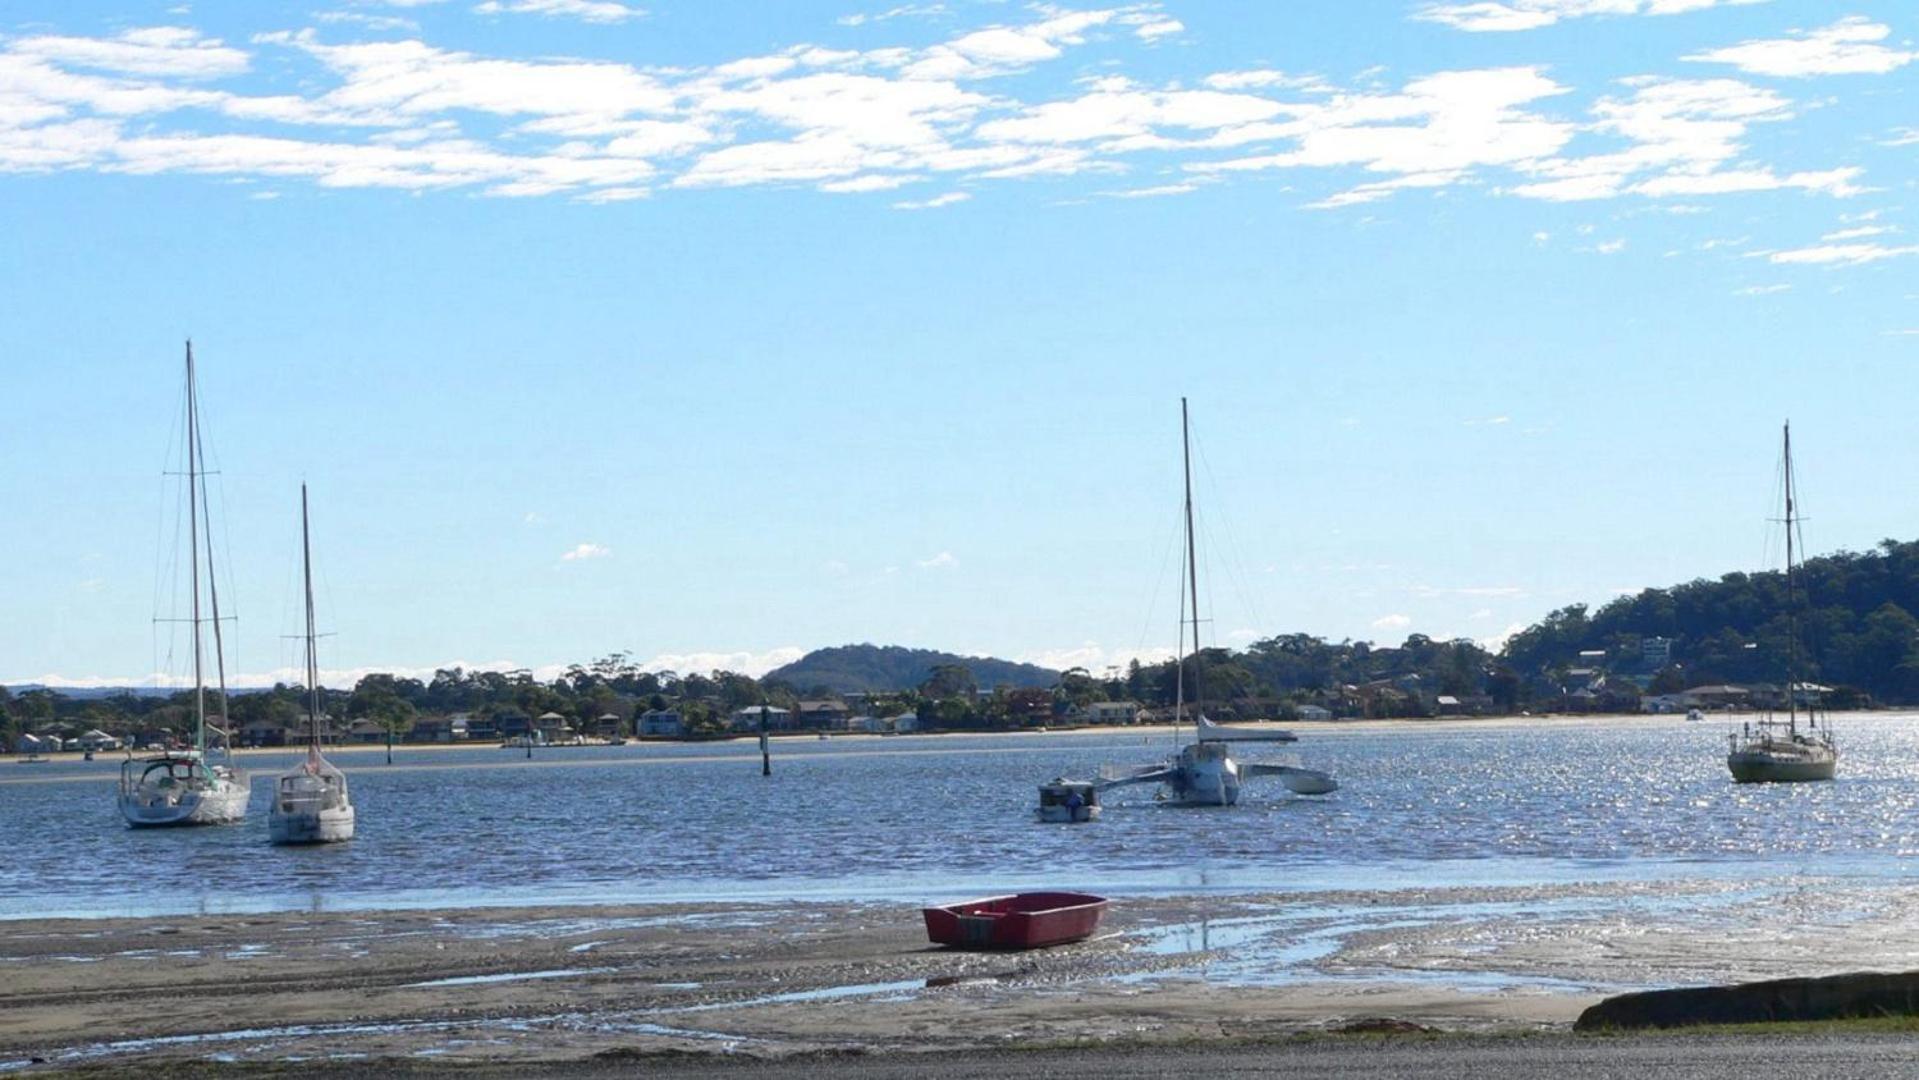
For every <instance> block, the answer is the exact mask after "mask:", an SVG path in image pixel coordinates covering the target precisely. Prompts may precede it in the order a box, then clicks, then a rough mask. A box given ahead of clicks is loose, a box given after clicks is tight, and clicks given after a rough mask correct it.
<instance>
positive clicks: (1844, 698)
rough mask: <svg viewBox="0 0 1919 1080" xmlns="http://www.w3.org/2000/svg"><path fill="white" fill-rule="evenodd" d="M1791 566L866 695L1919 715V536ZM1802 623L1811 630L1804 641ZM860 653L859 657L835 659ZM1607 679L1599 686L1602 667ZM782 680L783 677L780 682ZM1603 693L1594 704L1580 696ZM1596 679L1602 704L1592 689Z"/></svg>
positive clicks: (483, 681) (421, 689)
mask: <svg viewBox="0 0 1919 1080" xmlns="http://www.w3.org/2000/svg"><path fill="white" fill-rule="evenodd" d="M1788 595H1789V590H1788V586H1787V581H1786V577H1785V575H1784V574H1783V573H1780V572H1765V573H1731V574H1726V575H1724V576H1722V577H1720V578H1718V579H1717V580H1706V579H1700V580H1696V581H1691V582H1687V583H1685V584H1682V585H1676V586H1673V587H1671V588H1664V589H1646V590H1644V591H1642V592H1640V593H1637V594H1634V595H1630V596H1621V597H1618V598H1616V599H1613V600H1611V601H1609V602H1607V603H1605V604H1603V605H1601V606H1599V607H1598V608H1597V609H1593V608H1590V607H1588V606H1587V605H1583V604H1575V605H1572V606H1569V607H1565V608H1561V609H1559V610H1557V611H1554V612H1552V613H1550V614H1548V615H1547V616H1546V617H1545V618H1544V619H1541V620H1540V621H1539V622H1538V623H1535V624H1534V625H1532V626H1530V627H1528V628H1526V629H1525V630H1523V631H1520V632H1519V633H1517V634H1515V635H1513V636H1512V637H1511V638H1510V639H1508V640H1507V641H1506V642H1505V643H1504V645H1503V647H1502V648H1501V649H1500V650H1499V651H1497V652H1494V651H1491V650H1489V649H1487V648H1486V647H1485V646H1483V645H1482V644H1480V643H1477V642H1474V641H1471V640H1467V639H1457V640H1450V641H1447V640H1438V639H1434V638H1430V637H1427V636H1425V635H1420V634H1414V635H1412V636H1410V637H1408V638H1407V639H1406V640H1405V641H1404V642H1403V643H1401V644H1399V645H1396V646H1390V645H1378V644H1374V643H1372V642H1368V641H1329V640H1327V639H1325V638H1321V637H1316V636H1314V635H1311V634H1284V635H1279V636H1275V637H1271V638H1266V639H1264V640H1261V641H1256V642H1253V643H1252V644H1251V645H1249V646H1247V647H1246V648H1244V649H1237V650H1235V649H1225V648H1209V649H1203V650H1201V651H1200V652H1199V653H1198V654H1197V655H1195V656H1189V657H1186V658H1184V659H1183V660H1182V661H1179V662H1174V661H1166V662H1163V663H1156V664H1141V663H1138V662H1134V663H1133V664H1131V665H1129V666H1127V667H1126V668H1125V669H1110V670H1107V671H1104V672H1100V673H1094V672H1089V671H1087V670H1085V669H1081V668H1074V669H1071V670H1069V671H1066V672H1063V673H1061V674H1060V675H1059V676H1058V678H1057V680H1056V681H1055V683H1054V685H1052V686H1050V687H1033V686H1024V687H1022V686H1016V685H999V686H992V685H984V686H983V685H982V680H981V679H980V678H979V673H978V671H976V670H975V668H974V667H972V666H969V664H968V663H967V662H966V661H965V660H961V659H959V658H954V660H955V661H956V662H945V663H936V664H933V665H931V666H930V667H928V668H926V669H924V671H923V672H922V674H921V677H920V678H919V681H918V682H916V683H913V684H911V685H905V686H900V687H897V688H893V689H887V690H883V691H878V692H874V693H871V694H869V695H867V696H865V697H864V698H862V699H861V700H860V702H859V704H860V709H861V711H865V712H868V713H871V714H873V715H876V716H887V715H895V714H898V713H905V712H912V713H916V714H917V715H918V716H919V718H920V721H921V725H922V726H923V727H926V728H933V729H946V730H965V729H994V728H1009V727H1020V726H1032V725H1035V724H1043V723H1047V722H1049V721H1057V720H1059V719H1062V718H1065V717H1067V716H1070V715H1072V714H1073V710H1074V709H1075V708H1076V707H1084V706H1086V705H1089V704H1091V703H1093V702H1096V701H1102V700H1120V701H1132V702H1137V703H1139V704H1141V705H1143V706H1145V707H1148V708H1154V709H1164V708H1166V707H1168V706H1170V705H1172V704H1173V702H1174V701H1175V699H1176V698H1177V697H1178V696H1179V695H1180V693H1181V689H1182V686H1183V690H1184V696H1185V699H1186V700H1187V701H1188V702H1191V701H1192V700H1193V699H1194V696H1195V694H1198V695H1200V696H1202V697H1203V699H1204V703H1205V708H1206V710H1207V712H1208V713H1209V714H1210V715H1213V716H1214V717H1215V718H1216V719H1222V720H1230V719H1244V718H1250V717H1255V716H1259V717H1264V716H1277V717H1281V718H1289V717H1292V716H1295V715H1297V712H1298V710H1299V709H1301V708H1303V707H1305V706H1309V705H1316V706H1320V707H1324V708H1327V709H1328V710H1330V711H1332V712H1334V713H1337V714H1341V715H1361V716H1381V717H1387V716H1427V715H1432V714H1433V713H1435V712H1441V711H1445V710H1446V708H1447V706H1446V705H1445V704H1444V701H1445V700H1448V699H1449V700H1451V701H1453V702H1455V703H1457V707H1458V708H1460V709H1462V710H1468V711H1471V710H1478V711H1506V712H1510V711H1516V710H1518V709H1523V708H1534V709H1568V708H1570V709H1585V710H1592V711H1617V710H1629V709H1636V708H1638V705H1639V701H1640V699H1641V698H1642V697H1643V696H1645V695H1648V694H1659V693H1670V692H1674V691H1677V690H1681V689H1685V688H1687V687H1690V686H1699V685H1705V684H1714V683H1735V684H1738V683H1762V682H1763V683H1773V684H1782V683H1783V682H1784V681H1785V678H1786V667H1787V659H1788V655H1789V654H1790V653H1791V652H1792V651H1793V650H1794V649H1795V648H1796V650H1797V655H1798V659H1799V664H1800V668H1799V670H1800V677H1801V678H1803V679H1808V680H1812V681H1817V682H1822V683H1825V684H1828V685H1831V686H1833V687H1834V688H1835V689H1836V694H1835V698H1836V703H1837V704H1842V705H1857V704H1868V703H1878V704H1912V703H1919V619H1916V618H1915V617H1914V616H1913V614H1912V612H1913V611H1915V610H1919V542H1900V541H1894V540H1886V541H1884V542H1882V543H1880V544H1879V545H1878V546H1877V547H1876V548H1874V549H1873V550H1870V551H1865V552H1846V551H1842V552H1837V553H1835V554H1832V555H1827V556H1822V557H1818V558H1813V559H1809V560H1807V561H1806V562H1805V563H1804V564H1803V565H1802V566H1801V567H1800V568H1799V571H1798V573H1797V575H1796V578H1795V580H1794V582H1793V587H1792V589H1791V591H1790V595H1791V597H1792V602H1791V603H1789V602H1788ZM1795 629H1796V633H1794V632H1793V631H1794V630H1795ZM1649 638H1659V639H1663V640H1664V642H1665V643H1666V649H1665V650H1664V652H1663V660H1664V662H1663V663H1661V664H1660V665H1658V666H1657V667H1649V666H1647V664H1646V659H1645V658H1646V656H1647V655H1648V654H1647V650H1646V648H1645V643H1646V641H1647V639H1649ZM836 652H839V653H843V652H844V650H836ZM1595 665H1596V666H1597V669H1598V674H1600V675H1603V676H1605V677H1604V678H1599V679H1597V680H1595V679H1594V678H1593V675H1594V671H1593V668H1594V666H1595ZM777 674H778V673H775V675H777ZM1575 685H1582V686H1586V687H1588V688H1589V693H1587V694H1586V695H1583V696H1581V695H1576V694H1574V693H1573V692H1572V688H1573V687H1574V686H1575ZM1595 685H1596V686H1598V687H1599V689H1598V690H1596V691H1593V690H1591V689H1590V688H1592V687H1594V686H1595ZM834 697H836V695H834V694H833V693H832V691H831V689H830V688H829V687H827V686H825V685H811V686H804V685H796V684H795V683H794V682H791V681H788V680H786V679H782V678H778V677H768V678H764V679H756V678H753V677H752V676H749V675H746V674H743V673H740V672H733V671H711V672H704V673H700V672H689V673H685V674H681V673H678V672H673V671H646V670H642V669H641V668H640V666H639V665H638V664H636V663H634V661H633V659H632V657H631V656H630V655H629V654H627V653H620V652H616V653H610V654H608V655H606V656H603V657H600V658H598V659H595V660H592V661H590V662H588V663H584V664H575V665H573V666H571V667H568V668H567V669H566V670H565V671H564V672H563V673H561V674H560V675H559V676H558V677H557V678H553V679H550V680H541V679H538V678H536V677H535V676H534V675H533V674H532V673H531V672H530V671H524V670H522V671H467V670H464V669H461V668H457V667H455V668H445V669H441V670H439V671H436V672H435V673H434V674H433V676H432V677H431V678H429V679H417V678H411V677H407V676H401V675H391V674H373V675H367V676H365V677H363V678H361V679H360V680H359V681H358V682H357V683H355V684H354V686H353V687H352V688H350V689H346V688H325V689H323V690H322V699H323V703H324V704H323V708H324V710H325V711H326V712H327V713H328V714H329V715H330V716H331V717H333V718H334V719H335V720H336V722H349V721H353V720H359V719H370V720H374V721H377V722H379V723H380V724H381V725H383V726H385V727H388V728H389V729H391V730H393V731H396V732H404V731H405V730H406V729H407V728H409V727H410V726H411V725H412V723H413V722H414V721H415V720H416V719H417V718H419V717H422V716H439V715H447V714H453V713H470V714H473V715H475V716H481V717H495V718H499V717H506V716H514V715H519V716H524V717H537V716H540V715H542V714H545V713H558V714H559V715H561V716H563V717H566V718H567V719H568V720H569V721H571V722H573V723H574V724H575V725H576V726H582V727H583V726H585V725H586V724H587V723H588V722H590V721H592V720H593V719H595V718H597V717H599V716H603V715H608V714H611V715H613V716H615V717H618V718H619V719H620V720H621V721H622V723H623V724H625V725H628V726H627V730H631V726H630V725H631V724H632V723H633V721H634V718H635V717H636V716H637V715H638V714H639V713H641V712H643V711H645V710H648V709H659V710H669V709H670V710H673V711H676V712H678V713H679V714H680V716H681V720H682V722H683V724H684V725H685V726H686V727H687V729H688V730H690V731H692V732H695V733H700V732H717V731H719V730H722V729H723V728H724V726H725V724H726V719H727V717H728V715H729V714H730V713H732V712H733V711H734V710H737V709H740V708H743V707H746V706H751V705H773V706H777V707H781V708H787V709H792V708H795V707H796V706H797V705H798V704H799V702H800V701H802V700H805V699H808V698H834ZM305 699H306V690H305V688H304V687H301V686H298V685H291V684H282V685H277V686H274V687H272V688H271V689H268V690H262V691H252V692H245V693H235V694H234V695H233V696H232V699H231V701H229V702H226V703H225V706H224V708H222V705H221V703H220V702H219V700H218V696H217V694H216V695H212V704H211V706H210V711H211V712H213V713H214V714H215V715H224V716H225V717H226V718H227V722H228V724H229V726H230V727H232V728H235V729H238V728H240V727H244V726H245V725H246V724H248V723H249V722H251V721H255V720H260V719H265V720H269V721H274V722H278V723H281V724H284V725H286V726H288V727H290V728H293V729H295V730H297V729H298V727H299V725H301V724H302V723H304V717H305V715H306V700H305ZM192 704H193V703H192V694H191V692H190V691H181V692H178V693H174V694H170V695H163V696H152V695H139V694H134V693H131V692H127V693H121V694H116V695H112V696H107V697H93V698H83V697H78V696H70V695H65V694H61V693H59V692H58V691H55V690H48V689H33V690H27V691H23V692H21V693H18V694H14V693H10V692H9V691H7V690H6V689H5V688H4V687H0V729H4V730H5V731H6V732H7V733H8V736H9V738H8V739H7V741H8V743H9V745H11V744H12V743H13V742H14V738H15V737H17V735H18V734H19V733H21V732H25V731H35V732H39V731H45V730H50V729H51V730H61V729H64V730H65V731H66V732H68V733H75V732H77V731H80V730H85V729H87V728H94V727H97V728H101V729H103V730H106V731H108V732H111V733H115V734H122V733H130V732H134V731H140V730H152V731H171V732H176V733H177V732H184V731H185V730H187V729H188V728H189V727H190V725H191V720H192Z"/></svg>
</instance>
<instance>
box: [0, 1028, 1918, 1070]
mask: <svg viewBox="0 0 1919 1080" xmlns="http://www.w3.org/2000/svg"><path fill="white" fill-rule="evenodd" d="M298 1071H299V1073H300V1075H303V1076H326V1077H342V1078H345V1077H358V1078H364V1077H366V1076H368V1075H372V1074H376V1073H377V1074H378V1075H380V1076H383V1077H386V1076H397V1077H418V1078H432V1080H481V1078H484V1080H493V1078H496V1077H515V1078H518V1077H554V1078H566V1080H575V1078H578V1080H603V1078H604V1080H611V1078H614V1077H620V1078H631V1077H645V1078H647V1080H775V1078H778V1080H892V1078H901V1080H1014V1078H1020V1080H1025V1078H1029V1077H1031V1078H1058V1080H1194V1078H1195V1077H1203V1078H1205V1080H1214V1078H1219V1077H1227V1078H1231V1077H1251V1076H1284V1077H1287V1078H1289V1080H1292V1078H1302V1080H1310V1078H1318V1077H1327V1078H1331V1077H1339V1078H1341V1080H1441V1078H1446V1077H1467V1078H1470V1080H1508V1078H1512V1080H1518V1078H1526V1080H1532V1078H1536V1077H1544V1078H1547V1080H1765V1078H1772V1077H1780V1078H1792V1080H1801V1078H1814V1077H1816V1078H1833V1080H1839V1078H1844V1080H1878V1078H1881V1077H1885V1078H1891V1077H1899V1078H1902V1080H1904V1078H1911V1077H1919V1035H1851V1034H1848V1035H1818V1036H1711V1037H1706V1036H1650V1037H1610V1038H1580V1037H1575V1036H1570V1035H1567V1036H1537V1037H1513V1038H1444V1039H1434V1040H1418V1039H1391V1040H1361V1039H1336V1040H1324V1041H1315V1042H1305V1043H1278V1044H1266V1045H1245V1044H1240V1045H1226V1046H1221V1045H1217V1044H1215V1045H1210V1046H1195V1047H1191V1048H1184V1047H1138V1048H1103V1047H1096V1048H1088V1049H1083V1050H1032V1051H1005V1052H983V1053H959V1054H947V1053H941V1054H892V1055H869V1056H833V1057H818V1058H789V1059H785V1060H780V1061H757V1060H753V1059H748V1058H722V1057H713V1058H707V1057H664V1058H663V1057H657V1056H654V1057H644V1058H631V1059H618V1058H616V1059H610V1060H600V1061H591V1062H581V1063H577V1064H570V1065H551V1066H545V1067H537V1066H536V1067H528V1066H527V1065H525V1064H519V1065H515V1066H512V1067H510V1068H509V1067H505V1066H497V1067H491V1068H458V1067H447V1066H435V1065H431V1064H425V1063H422V1064H419V1065H412V1064H411V1063H408V1064H395V1063H388V1062H365V1063H361V1064H359V1065H356V1066H352V1067H335V1068H327V1069H313V1068H312V1067H311V1066H307V1065H303V1066H299V1067H298ZM140 1072H141V1074H142V1075H143V1076H147V1077H155V1076H194V1077H201V1076H226V1075H235V1076H245V1075H260V1074H261V1073H260V1072H259V1071H256V1070H254V1069H237V1070H232V1071H229V1070H227V1069H221V1068H218V1067H212V1068H209V1067H207V1066H204V1065H201V1066H192V1067H189V1068H187V1069H184V1070H177V1071H176V1070H174V1069H154V1068H152V1067H151V1066H149V1067H147V1068H144V1069H142V1070H140ZM22 1075H28V1076H30V1075H32V1073H30V1072H29V1073H26V1074H22ZM84 1075H88V1076H99V1075H103V1073H102V1072H98V1071H92V1070H89V1071H88V1072H87V1073H85V1074H84ZM275 1075H280V1076H284V1075H286V1072H285V1067H284V1066H282V1067H281V1069H279V1070H276V1071H275Z"/></svg>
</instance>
